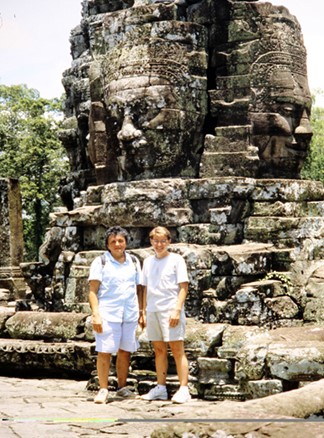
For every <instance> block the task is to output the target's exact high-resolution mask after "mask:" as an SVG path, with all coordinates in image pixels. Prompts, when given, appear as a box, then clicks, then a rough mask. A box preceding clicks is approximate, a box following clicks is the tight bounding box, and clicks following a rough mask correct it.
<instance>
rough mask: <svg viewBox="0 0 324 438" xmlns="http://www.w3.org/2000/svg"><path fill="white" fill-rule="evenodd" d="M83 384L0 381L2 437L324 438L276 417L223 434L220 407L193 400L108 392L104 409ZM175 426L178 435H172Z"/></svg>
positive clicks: (317, 430)
mask: <svg viewBox="0 0 324 438" xmlns="http://www.w3.org/2000/svg"><path fill="white" fill-rule="evenodd" d="M86 383H87V382H86V381H76V380H60V379H48V378H46V379H28V378H27V379H22V378H16V377H15V378H13V377H3V376H2V377H0V387H1V392H0V413H1V426H0V437H1V438H40V437H44V438H76V437H82V438H89V437H98V436H103V437H104V436H111V437H114V438H121V437H125V436H128V437H131V438H135V437H136V438H138V437H149V436H150V435H151V433H152V432H153V431H154V430H157V429H159V430H161V428H163V429H165V430H166V431H167V430H169V431H168V433H166V435H158V436H159V437H160V436H161V437H162V436H168V437H182V438H194V437H198V436H199V437H207V436H208V437H209V436H210V437H211V436H212V437H214V438H239V437H242V438H243V437H245V438H258V437H275V438H289V437H293V438H299V437H301V438H306V437H310V438H313V437H314V438H315V437H316V438H323V437H324V423H323V424H318V423H316V424H312V423H306V424H305V423H304V422H300V421H299V420H296V423H294V420H293V421H292V422H290V421H287V422H286V423H283V424H281V423H278V421H276V419H273V421H272V420H271V418H270V419H268V420H263V417H262V418H260V419H259V420H260V421H258V420H257V421H255V419H254V420H251V421H249V420H247V421H249V423H247V422H246V421H245V420H244V421H242V419H241V420H240V419H239V418H237V419H236V420H235V421H236V422H235V421H234V420H233V422H232V423H233V424H232V426H233V427H232V429H231V432H230V431H228V432H225V430H226V429H227V427H224V425H226V424H227V423H224V420H223V422H222V421H221V419H220V420H217V418H216V419H215V418H214V417H213V412H217V411H218V412H222V414H223V413H224V411H222V409H221V410H220V409H219V408H220V407H221V406H222V405H221V404H220V402H208V401H202V400H197V399H193V400H192V401H190V402H189V403H186V404H185V405H175V404H172V403H171V402H170V401H154V402H147V401H144V400H141V399H135V400H118V399H116V398H115V395H114V393H111V396H110V399H109V402H108V403H107V404H106V405H95V404H94V403H93V396H94V394H92V393H90V392H88V391H86V389H85V388H86ZM244 415H245V416H246V414H244ZM218 416H219V414H218ZM252 416H253V414H252ZM208 418H209V420H208ZM218 418H219V417H218ZM223 418H226V416H224V417H223ZM209 421H210V424H209ZM225 421H226V420H225ZM196 424H197V425H198V424H199V425H201V427H205V432H206V427H207V428H209V432H208V433H207V434H206V433H205V432H204V433H203V434H196V432H195V431H194V429H193V428H192V429H191V430H192V432H188V428H189V429H190V427H193V426H192V425H196ZM229 424H230V422H228V425H229ZM175 428H177V429H178V433H175ZM228 430H229V429H228Z"/></svg>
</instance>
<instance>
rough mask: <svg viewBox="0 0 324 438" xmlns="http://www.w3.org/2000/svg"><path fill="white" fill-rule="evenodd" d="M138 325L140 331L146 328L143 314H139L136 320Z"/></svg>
mask: <svg viewBox="0 0 324 438" xmlns="http://www.w3.org/2000/svg"><path fill="white" fill-rule="evenodd" d="M138 325H139V326H140V327H141V329H142V330H144V329H145V327H146V315H145V313H144V312H140V315H139V318H138Z"/></svg>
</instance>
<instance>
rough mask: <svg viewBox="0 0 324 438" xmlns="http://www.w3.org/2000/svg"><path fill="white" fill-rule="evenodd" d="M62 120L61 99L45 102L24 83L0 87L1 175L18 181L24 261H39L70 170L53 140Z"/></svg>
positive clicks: (58, 145)
mask: <svg viewBox="0 0 324 438" xmlns="http://www.w3.org/2000/svg"><path fill="white" fill-rule="evenodd" d="M61 119H62V101H61V99H51V100H48V99H43V98H41V97H40V96H39V92H38V91H37V90H34V89H28V88H27V87H26V86H25V85H14V86H5V85H0V176H1V177H3V178H4V177H11V178H17V179H19V182H20V187H21V194H22V201H23V222H24V237H25V246H26V259H27V260H35V259H37V257H38V248H39V246H40V245H41V243H42V240H43V237H44V233H45V229H46V227H47V226H48V221H49V213H50V212H51V211H52V209H53V207H54V206H55V205H57V204H58V203H59V196H58V186H59V181H60V178H61V177H62V176H63V175H65V174H66V173H67V170H68V160H67V158H66V156H65V153H64V150H63V147H62V145H61V143H60V141H59V140H58V137H57V132H58V130H59V128H60V124H61Z"/></svg>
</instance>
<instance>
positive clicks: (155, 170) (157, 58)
mask: <svg viewBox="0 0 324 438" xmlns="http://www.w3.org/2000/svg"><path fill="white" fill-rule="evenodd" d="M205 42H206V34H205V31H204V29H203V28H202V27H201V26H199V25H194V24H192V23H181V22H175V21H172V22H164V21H162V22H155V23H144V24H141V25H138V26H136V27H135V28H133V29H131V30H130V31H129V32H127V33H126V35H125V36H124V38H123V41H121V42H120V43H118V44H116V45H115V46H114V47H113V48H112V49H111V50H110V51H108V52H107V53H106V54H105V55H104V56H102V57H101V65H100V83H101V84H102V89H103V103H102V102H92V104H91V111H90V124H89V126H90V141H89V151H90V158H91V159H92V162H93V164H94V166H95V169H96V173H97V181H98V182H100V183H105V182H108V181H114V180H116V179H117V180H119V181H122V180H133V179H145V178H154V177H164V176H176V175H183V176H197V175H198V164H199V150H200V149H201V146H202V127H203V123H204V119H205V115H206V113H207V93H206V90H207V77H206V69H207V54H206V52H205ZM93 83H94V81H91V83H90V87H91V84H93ZM103 120H105V125H104V124H103Z"/></svg>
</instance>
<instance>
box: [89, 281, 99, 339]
mask: <svg viewBox="0 0 324 438" xmlns="http://www.w3.org/2000/svg"><path fill="white" fill-rule="evenodd" d="M99 287H100V281H98V280H90V281H89V304H90V307H91V311H92V326H93V330H94V331H95V332H97V333H102V319H101V316H100V313H99V301H98V290H99Z"/></svg>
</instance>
